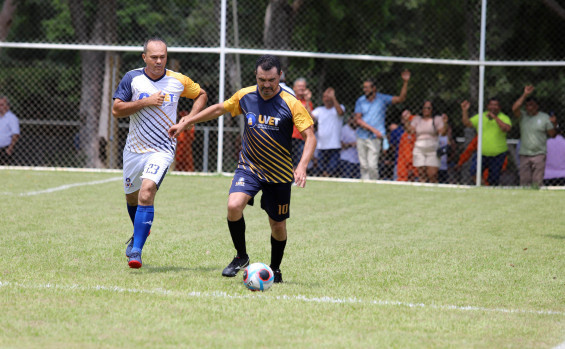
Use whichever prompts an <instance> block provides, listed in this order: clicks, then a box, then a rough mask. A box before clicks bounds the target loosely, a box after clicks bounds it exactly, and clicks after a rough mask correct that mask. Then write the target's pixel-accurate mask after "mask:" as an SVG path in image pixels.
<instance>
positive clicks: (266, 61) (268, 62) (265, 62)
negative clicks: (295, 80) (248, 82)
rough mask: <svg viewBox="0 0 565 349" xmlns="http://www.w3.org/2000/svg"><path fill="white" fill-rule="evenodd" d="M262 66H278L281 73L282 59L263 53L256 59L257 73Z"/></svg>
mask: <svg viewBox="0 0 565 349" xmlns="http://www.w3.org/2000/svg"><path fill="white" fill-rule="evenodd" d="M259 67H261V68H262V69H263V70H271V69H273V67H275V68H277V74H280V73H281V61H279V59H278V58H277V57H276V56H273V55H263V56H261V57H259V58H257V61H255V73H257V69H258V68H259Z"/></svg>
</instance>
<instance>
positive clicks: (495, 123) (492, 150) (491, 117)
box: [461, 98, 512, 186]
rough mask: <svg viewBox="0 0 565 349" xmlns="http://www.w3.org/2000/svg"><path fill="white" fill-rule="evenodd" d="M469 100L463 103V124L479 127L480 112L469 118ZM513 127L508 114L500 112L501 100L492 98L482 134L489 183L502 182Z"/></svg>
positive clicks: (484, 167) (484, 163) (483, 156)
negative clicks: (507, 138)
mask: <svg viewBox="0 0 565 349" xmlns="http://www.w3.org/2000/svg"><path fill="white" fill-rule="evenodd" d="M470 106H471V104H470V103H469V102H468V101H463V103H461V112H462V114H463V117H462V121H463V124H464V125H465V126H467V127H469V128H475V129H478V127H479V114H477V115H475V116H473V117H472V118H470V119H469V107H470ZM510 128H512V121H510V118H509V117H508V115H506V114H504V113H501V112H500V101H499V100H498V99H497V98H491V99H489V101H488V104H487V110H486V111H485V112H484V113H483V134H482V151H481V155H482V160H481V161H482V164H483V169H488V183H489V184H490V185H494V186H497V185H498V184H499V182H500V172H501V171H502V165H503V164H504V160H505V159H506V154H507V153H508V145H507V144H506V133H507V132H508V131H510Z"/></svg>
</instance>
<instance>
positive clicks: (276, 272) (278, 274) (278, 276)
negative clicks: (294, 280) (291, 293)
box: [273, 269, 283, 284]
mask: <svg viewBox="0 0 565 349" xmlns="http://www.w3.org/2000/svg"><path fill="white" fill-rule="evenodd" d="M273 274H274V276H275V280H274V281H273V282H274V283H275V284H279V283H281V282H283V281H282V273H281V270H280V269H276V270H273Z"/></svg>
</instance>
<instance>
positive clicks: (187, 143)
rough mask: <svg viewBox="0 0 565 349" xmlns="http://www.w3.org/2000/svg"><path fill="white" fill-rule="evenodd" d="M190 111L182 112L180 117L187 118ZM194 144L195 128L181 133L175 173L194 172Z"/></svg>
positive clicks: (176, 154) (178, 140)
mask: <svg viewBox="0 0 565 349" xmlns="http://www.w3.org/2000/svg"><path fill="white" fill-rule="evenodd" d="M187 115H188V111H186V110H181V111H180V112H179V116H180V117H181V118H182V117H185V116H187ZM192 142H194V127H191V128H190V129H188V130H186V131H183V132H181V134H179V136H178V137H177V152H176V153H175V171H184V172H194V158H193V155H192Z"/></svg>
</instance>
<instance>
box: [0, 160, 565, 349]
mask: <svg viewBox="0 0 565 349" xmlns="http://www.w3.org/2000/svg"><path fill="white" fill-rule="evenodd" d="M1 170H23V171H52V172H53V171H55V172H85V173H122V170H120V169H101V168H76V167H39V166H0V171H1ZM170 173H171V174H173V175H179V176H197V177H214V176H218V175H221V176H224V177H233V172H181V171H170ZM307 180H311V181H320V182H348V183H373V184H388V185H401V186H413V187H431V188H457V189H474V188H477V186H476V185H465V184H434V183H419V182H397V181H389V180H363V179H351V178H326V177H311V176H308V177H307ZM481 188H489V189H494V190H507V189H524V188H522V187H487V186H481ZM540 190H565V186H560V187H545V186H542V187H540ZM0 194H6V193H0ZM564 349H565V348H564Z"/></svg>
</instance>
